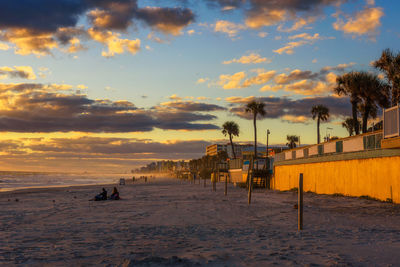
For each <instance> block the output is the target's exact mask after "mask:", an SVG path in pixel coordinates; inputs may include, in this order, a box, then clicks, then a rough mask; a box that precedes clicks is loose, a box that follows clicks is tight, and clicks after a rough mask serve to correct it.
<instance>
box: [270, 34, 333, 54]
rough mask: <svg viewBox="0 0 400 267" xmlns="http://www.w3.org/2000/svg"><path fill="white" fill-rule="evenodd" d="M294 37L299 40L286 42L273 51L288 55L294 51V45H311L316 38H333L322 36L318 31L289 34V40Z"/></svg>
mask: <svg viewBox="0 0 400 267" xmlns="http://www.w3.org/2000/svg"><path fill="white" fill-rule="evenodd" d="M296 39H300V40H299V41H293V42H288V43H287V44H286V45H285V46H283V47H281V48H279V49H276V50H273V51H274V52H275V53H278V54H283V53H286V54H288V55H292V54H293V53H294V48H296V47H300V46H303V45H307V44H308V45H311V44H314V42H316V41H317V40H326V39H334V37H322V36H320V35H319V33H315V34H314V35H309V34H308V33H301V34H296V35H293V36H289V40H296Z"/></svg>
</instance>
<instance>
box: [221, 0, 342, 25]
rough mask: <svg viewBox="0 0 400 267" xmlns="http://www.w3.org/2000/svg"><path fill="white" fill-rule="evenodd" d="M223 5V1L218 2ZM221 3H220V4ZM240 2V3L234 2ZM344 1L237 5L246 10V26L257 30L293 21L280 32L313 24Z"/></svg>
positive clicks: (256, 1) (252, 1) (256, 0)
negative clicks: (332, 7)
mask: <svg viewBox="0 0 400 267" xmlns="http://www.w3.org/2000/svg"><path fill="white" fill-rule="evenodd" d="M219 2H220V4H221V5H224V4H226V3H224V2H223V1H219ZM221 2H222V3H221ZM235 2H240V1H235ZM343 2H345V0H304V1H263V0H249V1H246V4H244V3H243V2H241V3H238V4H237V5H238V6H243V8H244V9H245V10H246V26H248V27H250V28H253V29H259V28H261V27H267V26H273V25H278V24H282V23H284V22H286V21H293V22H294V23H293V25H292V27H290V28H283V26H282V25H279V26H278V30H280V31H287V32H290V31H294V30H298V29H300V28H302V27H304V26H306V25H307V24H310V23H313V22H314V21H315V20H316V19H317V18H318V17H319V16H321V14H323V9H324V8H325V7H328V6H339V5H340V4H341V3H343Z"/></svg>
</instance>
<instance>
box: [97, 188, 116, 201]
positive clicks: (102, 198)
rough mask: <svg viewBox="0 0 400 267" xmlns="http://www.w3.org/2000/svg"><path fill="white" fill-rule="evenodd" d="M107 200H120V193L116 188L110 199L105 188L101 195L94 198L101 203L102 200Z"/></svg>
mask: <svg viewBox="0 0 400 267" xmlns="http://www.w3.org/2000/svg"><path fill="white" fill-rule="evenodd" d="M107 199H111V200H120V197H119V192H118V190H117V188H116V187H114V189H113V191H112V193H111V196H110V197H109V198H108V196H107V190H106V189H105V188H104V187H103V189H102V191H101V193H100V194H98V195H96V196H95V197H94V201H101V200H107Z"/></svg>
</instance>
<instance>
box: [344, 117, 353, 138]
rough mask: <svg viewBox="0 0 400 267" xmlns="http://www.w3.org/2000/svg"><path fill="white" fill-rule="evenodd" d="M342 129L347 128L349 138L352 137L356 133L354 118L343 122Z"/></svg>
mask: <svg viewBox="0 0 400 267" xmlns="http://www.w3.org/2000/svg"><path fill="white" fill-rule="evenodd" d="M342 127H343V128H346V130H347V131H348V132H349V136H352V135H353V133H354V123H353V118H346V120H345V121H344V122H342Z"/></svg>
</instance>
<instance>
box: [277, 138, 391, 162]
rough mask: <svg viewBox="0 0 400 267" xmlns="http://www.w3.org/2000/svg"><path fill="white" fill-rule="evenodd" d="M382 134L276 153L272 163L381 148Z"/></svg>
mask: <svg viewBox="0 0 400 267" xmlns="http://www.w3.org/2000/svg"><path fill="white" fill-rule="evenodd" d="M382 138H383V134H382V132H381V131H380V132H378V133H370V134H366V135H359V136H354V137H350V138H344V139H339V140H336V141H330V142H326V143H323V144H318V145H313V146H308V147H305V148H297V149H293V150H287V151H284V152H282V153H278V154H276V155H275V157H274V162H280V161H284V160H294V159H302V158H310V157H320V156H326V155H332V154H339V153H346V152H356V151H363V150H372V149H379V148H381V140H382Z"/></svg>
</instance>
